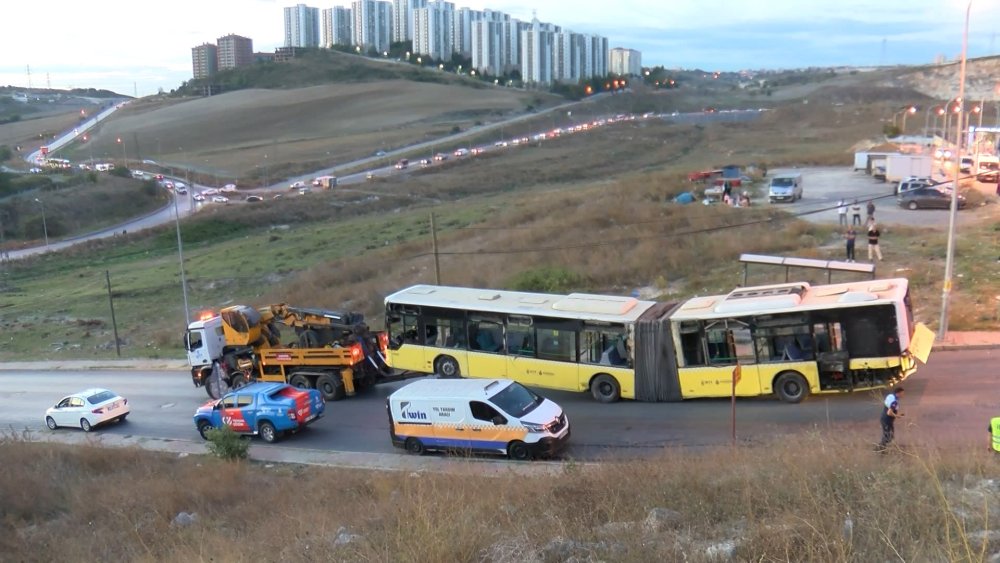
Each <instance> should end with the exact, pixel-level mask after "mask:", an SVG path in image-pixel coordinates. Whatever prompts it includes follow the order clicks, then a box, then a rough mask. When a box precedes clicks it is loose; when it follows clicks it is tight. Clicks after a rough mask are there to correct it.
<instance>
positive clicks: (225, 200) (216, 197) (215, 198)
mask: <svg viewBox="0 0 1000 563" xmlns="http://www.w3.org/2000/svg"><path fill="white" fill-rule="evenodd" d="M212 203H229V198H228V197H226V196H224V195H213V196H212Z"/></svg>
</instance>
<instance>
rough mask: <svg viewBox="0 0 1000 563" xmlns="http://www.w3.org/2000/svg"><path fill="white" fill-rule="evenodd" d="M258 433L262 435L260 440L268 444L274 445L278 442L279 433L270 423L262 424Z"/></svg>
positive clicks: (258, 428)
mask: <svg viewBox="0 0 1000 563" xmlns="http://www.w3.org/2000/svg"><path fill="white" fill-rule="evenodd" d="M257 433H258V434H260V439H261V440H264V441H265V442H267V443H268V444H273V443H275V442H277V441H278V431H277V430H275V429H274V425H273V424H271V423H270V422H268V421H266V420H265V421H264V422H261V423H260V426H258V427H257Z"/></svg>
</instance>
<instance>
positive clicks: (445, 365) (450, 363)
mask: <svg viewBox="0 0 1000 563" xmlns="http://www.w3.org/2000/svg"><path fill="white" fill-rule="evenodd" d="M434 371H435V372H437V373H438V374H440V375H441V376H442V377H446V378H448V379H451V378H455V377H462V370H461V368H460V367H459V366H458V360H456V359H455V358H452V357H451V356H442V357H440V358H438V361H437V369H435V370H434Z"/></svg>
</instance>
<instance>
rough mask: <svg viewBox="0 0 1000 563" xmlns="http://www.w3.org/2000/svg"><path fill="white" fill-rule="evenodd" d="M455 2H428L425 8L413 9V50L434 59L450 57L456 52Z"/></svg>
mask: <svg viewBox="0 0 1000 563" xmlns="http://www.w3.org/2000/svg"><path fill="white" fill-rule="evenodd" d="M454 20H455V4H453V3H451V2H442V1H440V0H439V1H437V2H428V3H427V5H426V6H424V7H423V8H417V9H415V10H413V52H414V54H417V55H425V56H428V57H431V58H434V59H439V60H444V59H450V58H451V54H452V53H453V52H454V46H453V45H454V44H453V43H452V31H453V30H452V27H453V26H454V23H453V22H454Z"/></svg>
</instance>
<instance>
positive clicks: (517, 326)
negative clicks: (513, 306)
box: [507, 315, 535, 357]
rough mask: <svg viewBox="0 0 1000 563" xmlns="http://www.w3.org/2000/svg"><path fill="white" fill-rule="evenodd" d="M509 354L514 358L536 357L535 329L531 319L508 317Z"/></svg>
mask: <svg viewBox="0 0 1000 563" xmlns="http://www.w3.org/2000/svg"><path fill="white" fill-rule="evenodd" d="M507 353H508V354H510V355H512V356H528V357H534V355H535V327H534V326H532V325H531V318H530V317H516V316H514V315H510V316H508V317H507Z"/></svg>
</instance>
